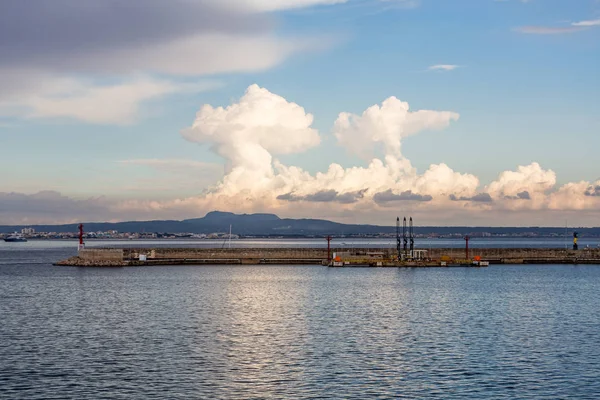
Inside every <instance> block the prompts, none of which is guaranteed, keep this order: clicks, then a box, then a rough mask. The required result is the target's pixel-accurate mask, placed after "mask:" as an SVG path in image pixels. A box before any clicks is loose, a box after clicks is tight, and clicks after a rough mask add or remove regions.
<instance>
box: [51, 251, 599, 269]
mask: <svg viewBox="0 0 600 400" xmlns="http://www.w3.org/2000/svg"><path fill="white" fill-rule="evenodd" d="M418 250H427V253H426V254H425V255H424V256H423V258H422V259H421V260H420V261H416V262H417V264H418V263H419V262H421V263H422V262H426V263H428V264H432V265H439V264H440V261H448V262H451V263H452V262H454V263H456V262H458V263H461V264H465V263H467V264H468V263H470V260H473V259H474V258H475V257H477V256H478V257H479V258H481V260H482V261H488V262H489V263H490V264H579V263H583V264H600V249H599V248H593V249H582V250H577V251H573V250H568V249H531V248H493V249H492V248H485V249H484V248H482V249H477V248H475V249H471V250H470V251H469V257H466V254H465V249H460V248H445V249H442V248H439V249H435V248H434V249H418ZM334 254H337V255H340V256H341V257H342V259H343V261H349V262H350V264H356V265H362V264H367V265H371V264H375V265H378V264H389V265H392V266H393V265H396V266H399V265H409V264H410V265H409V266H412V264H415V260H412V261H411V260H410V259H409V260H404V261H402V262H398V261H397V252H396V250H395V249H390V248H388V249H382V248H371V249H366V248H360V249H358V248H356V249H348V248H334V249H331V256H333V255H334ZM436 263H437V264H436ZM210 264H231V265H236V264H239V265H257V264H273V265H275V264H279V265H287V264H304V265H309V264H317V265H318V264H327V249H326V248H232V249H229V248H228V249H207V248H196V249H194V248H160V247H159V248H125V249H85V250H82V251H80V252H79V256H78V257H72V258H70V259H68V260H64V261H60V262H58V263H57V265H71V266H142V265H210ZM415 266H417V265H415Z"/></svg>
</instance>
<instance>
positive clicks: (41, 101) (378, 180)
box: [0, 0, 600, 226]
mask: <svg viewBox="0 0 600 400" xmlns="http://www.w3.org/2000/svg"><path fill="white" fill-rule="evenodd" d="M0 54H2V57H0V159H2V161H3V163H2V164H3V169H2V173H1V174H0V224H36V223H73V222H82V221H83V222H89V221H124V220H156V219H185V218H197V217H201V216H203V215H205V214H206V213H207V212H209V211H213V210H219V211H230V212H235V213H254V212H269V213H275V214H277V215H279V216H281V217H290V218H325V219H330V220H335V221H339V222H345V223H372V224H383V225H393V224H394V223H395V218H396V216H412V217H413V218H414V220H415V223H416V224H417V225H461V226H464V225H467V226H474V225H491V226H564V225H565V224H568V225H571V226H600V161H598V152H599V149H600V73H599V71H600V1H599V0H572V1H564V0H129V1H127V2H121V1H117V0H95V1H86V2H82V1H80V0H29V1H27V2H23V1H22V0H3V1H2V2H0Z"/></svg>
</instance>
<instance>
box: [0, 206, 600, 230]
mask: <svg viewBox="0 0 600 400" xmlns="http://www.w3.org/2000/svg"><path fill="white" fill-rule="evenodd" d="M229 225H232V232H233V233H235V234H238V235H246V236H248V235H253V236H323V235H348V236H351V235H375V234H393V233H395V232H396V227H395V226H378V225H352V224H340V223H337V222H332V221H327V220H322V219H291V218H279V217H278V216H277V215H275V214H233V213H229V212H220V211H212V212H209V213H208V214H206V216H204V217H203V218H194V219H186V220H183V221H174V220H167V221H129V222H116V223H110V222H88V223H84V226H85V231H86V232H98V231H108V230H115V231H118V232H147V233H152V232H156V233H196V234H200V233H205V234H208V233H215V232H224V233H225V232H228V231H229ZM25 227H32V228H34V229H35V230H36V231H37V232H59V233H60V232H76V231H77V224H68V225H13V226H10V225H0V233H10V232H14V231H20V230H21V229H22V228H25ZM577 231H578V232H580V233H581V234H582V235H585V236H600V228H578V229H577ZM484 232H485V233H490V234H493V235H527V234H535V235H539V236H552V235H557V236H562V235H564V233H565V228H564V227H562V228H560V227H556V228H539V227H515V228H507V227H460V226H455V227H435V226H416V227H415V233H416V234H438V235H449V234H462V235H465V234H478V233H479V234H480V233H484Z"/></svg>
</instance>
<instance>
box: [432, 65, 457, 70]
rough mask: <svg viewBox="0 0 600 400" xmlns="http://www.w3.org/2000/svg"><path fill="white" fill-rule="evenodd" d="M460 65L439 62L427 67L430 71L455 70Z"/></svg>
mask: <svg viewBox="0 0 600 400" xmlns="http://www.w3.org/2000/svg"><path fill="white" fill-rule="evenodd" d="M458 67H459V66H458V65H455V64H437V65H432V66H430V67H429V68H427V70H428V71H453V70H455V69H457V68H458Z"/></svg>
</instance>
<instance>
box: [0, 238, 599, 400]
mask: <svg viewBox="0 0 600 400" xmlns="http://www.w3.org/2000/svg"><path fill="white" fill-rule="evenodd" d="M72 252H73V250H72V248H69V247H58V246H53V245H48V246H46V247H44V246H43V245H36V246H30V248H26V247H17V246H16V245H12V246H3V245H1V244H0V317H1V320H0V398H3V399H4V398H5V399H184V398H185V399H188V398H199V399H212V398H215V399H221V398H222V399H249V398H273V399H284V398H290V399H301V398H347V399H365V398H426V399H453V398H461V399H464V398H485V399H496V398H498V399H500V398H502V399H504V398H505V399H516V398H547V399H558V398H561V399H566V398H571V399H592V398H598V394H599V393H600V378H599V377H600V267H595V266H552V265H548V266H543V265H540V266H492V267H489V268H482V269H468V268H456V269H454V268H452V269H442V268H438V269H366V268H363V269H361V268H352V269H328V268H324V267H303V266H266V267H262V266H250V267H239V266H231V267H229V266H218V267H210V266H201V267H187V266H186V267H148V268H119V269H101V268H96V269H94V268H89V269H85V268H68V267H53V266H52V265H51V262H53V261H56V260H57V259H60V258H64V257H66V256H69V255H71V254H72Z"/></svg>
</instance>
